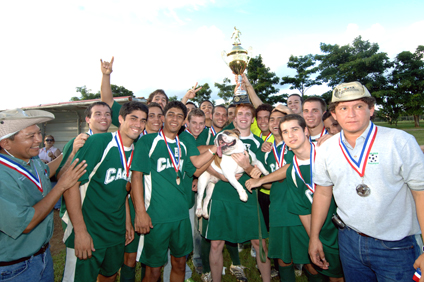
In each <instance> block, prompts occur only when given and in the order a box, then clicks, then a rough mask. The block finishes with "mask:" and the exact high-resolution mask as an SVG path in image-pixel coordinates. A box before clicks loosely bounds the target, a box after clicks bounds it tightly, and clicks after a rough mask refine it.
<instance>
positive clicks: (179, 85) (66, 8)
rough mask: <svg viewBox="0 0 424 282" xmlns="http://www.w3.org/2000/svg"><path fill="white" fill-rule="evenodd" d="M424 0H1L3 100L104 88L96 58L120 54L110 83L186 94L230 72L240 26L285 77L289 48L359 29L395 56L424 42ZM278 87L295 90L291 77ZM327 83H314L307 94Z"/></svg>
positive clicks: (46, 99) (34, 100)
mask: <svg viewBox="0 0 424 282" xmlns="http://www.w3.org/2000/svg"><path fill="white" fill-rule="evenodd" d="M422 11H424V1H422V0H420V1H414V0H404V1H398V0H395V1H393V0H386V1H380V0H373V1H369V0H368V1H363V0H357V1H354V2H352V1H340V0H338V1H336V0H329V1H326V0H324V1H304V0H298V1H286V0H279V1H249V0H233V1H224V0H162V1H135V0H134V1H116V0H102V1H89V0H85V1H82V0H73V1H43V0H41V1H33V0H31V1H25V0H23V1H2V3H1V4H0V24H1V27H2V28H1V29H0V38H1V44H0V54H1V59H0V62H1V63H0V81H1V86H2V87H1V91H2V94H1V97H2V104H1V106H0V109H10V108H16V107H28V106H35V105H40V104H48V103H58V102H67V101H69V100H70V98H71V97H73V96H79V93H77V92H76V91H75V90H76V87H80V86H84V85H86V86H87V88H88V89H91V92H93V93H95V92H97V91H99V90H100V82H101V72H100V59H103V60H107V61H108V60H110V58H111V57H112V56H114V57H115V62H114V66H113V73H112V76H111V83H112V84H116V85H119V86H124V87H125V88H127V89H129V90H131V91H133V92H134V94H135V95H136V96H137V97H146V98H147V97H148V95H149V94H150V93H151V92H153V91H154V90H156V89H164V90H165V92H166V93H167V94H168V96H174V95H177V96H178V97H180V98H181V97H182V96H183V95H184V94H185V93H186V91H187V90H188V89H189V88H191V87H192V86H193V85H194V84H195V83H196V82H198V83H199V84H204V83H208V84H209V85H210V86H211V88H212V91H213V92H212V99H219V98H218V96H217V93H218V89H217V88H215V87H214V86H213V84H214V83H215V82H219V83H222V81H223V79H224V78H226V77H228V78H231V80H232V81H234V76H233V75H232V73H231V70H230V69H229V68H228V66H226V65H225V63H224V61H223V60H222V58H221V52H222V51H223V50H225V51H227V52H228V51H230V50H231V48H232V40H231V39H230V37H231V34H232V32H233V30H234V26H236V27H237V28H238V29H239V30H240V31H241V33H242V34H241V37H240V39H241V43H242V46H243V47H244V48H248V47H249V46H251V47H252V48H253V55H254V56H257V55H259V54H260V55H262V58H263V62H264V64H265V65H266V66H267V67H269V68H270V69H271V71H272V72H275V73H276V74H277V76H279V77H280V78H281V77H282V76H285V75H294V74H295V72H294V70H292V69H288V68H287V61H288V58H289V57H290V55H294V56H303V55H307V54H319V53H320V43H326V44H339V45H346V44H349V43H351V42H352V41H353V39H354V38H356V37H357V36H359V35H361V36H362V38H363V39H364V40H369V41H370V42H372V43H378V44H379V46H380V51H382V52H386V53H387V54H388V56H389V57H390V58H391V59H393V58H394V57H395V56H396V55H397V54H398V53H400V52H402V51H411V52H414V51H415V49H416V48H417V46H418V45H424V16H423V14H422ZM280 88H281V90H280V91H281V93H294V92H296V91H292V90H288V88H289V85H286V86H281V87H280ZM327 90H328V89H327V88H326V87H325V86H314V87H312V88H311V89H310V90H308V92H307V94H321V93H324V92H326V91H327Z"/></svg>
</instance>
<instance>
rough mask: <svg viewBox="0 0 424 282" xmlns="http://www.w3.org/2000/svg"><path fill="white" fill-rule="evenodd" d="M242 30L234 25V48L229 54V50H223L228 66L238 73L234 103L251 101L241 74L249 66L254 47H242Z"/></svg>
mask: <svg viewBox="0 0 424 282" xmlns="http://www.w3.org/2000/svg"><path fill="white" fill-rule="evenodd" d="M240 35H241V32H240V30H238V29H237V28H236V27H234V32H233V34H232V35H231V38H234V43H233V49H231V52H230V53H228V54H227V52H225V51H222V53H221V56H222V59H223V60H224V62H225V63H226V64H227V66H229V67H230V69H231V70H232V71H233V73H234V74H236V75H237V79H238V83H237V84H239V87H238V88H237V90H236V93H235V95H234V99H233V103H234V104H245V103H250V101H249V97H248V96H247V92H246V90H242V89H241V81H242V77H241V75H242V74H243V72H244V71H245V69H246V68H247V65H248V64H249V61H250V58H251V57H252V54H251V52H252V47H249V49H248V50H246V49H243V47H241V46H240V45H241V42H240Z"/></svg>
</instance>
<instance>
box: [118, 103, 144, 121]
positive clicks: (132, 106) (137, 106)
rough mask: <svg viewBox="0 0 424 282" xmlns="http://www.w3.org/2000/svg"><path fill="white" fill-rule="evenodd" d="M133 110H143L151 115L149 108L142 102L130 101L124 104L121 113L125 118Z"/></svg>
mask: <svg viewBox="0 0 424 282" xmlns="http://www.w3.org/2000/svg"><path fill="white" fill-rule="evenodd" d="M133 111H142V112H145V113H146V117H147V116H148V115H149V109H148V108H147V107H146V105H144V104H143V103H141V102H138V101H130V102H126V103H125V104H123V105H122V107H121V110H119V115H120V116H122V118H123V119H124V120H125V117H126V116H127V115H129V114H131V113H132V112H133Z"/></svg>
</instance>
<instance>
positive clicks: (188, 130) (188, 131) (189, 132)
mask: <svg viewBox="0 0 424 282" xmlns="http://www.w3.org/2000/svg"><path fill="white" fill-rule="evenodd" d="M184 131H185V132H187V133H188V134H190V135H191V136H194V135H193V133H191V131H190V129H188V127H186V129H185V130H184Z"/></svg>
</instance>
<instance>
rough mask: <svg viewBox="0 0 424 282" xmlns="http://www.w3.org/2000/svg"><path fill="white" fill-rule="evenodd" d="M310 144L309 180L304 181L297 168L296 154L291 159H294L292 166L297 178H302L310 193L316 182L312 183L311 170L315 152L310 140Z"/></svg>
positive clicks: (313, 189) (313, 191)
mask: <svg viewBox="0 0 424 282" xmlns="http://www.w3.org/2000/svg"><path fill="white" fill-rule="evenodd" d="M310 144H311V152H310V156H309V164H310V165H309V169H310V175H311V179H310V181H311V182H309V183H307V182H306V181H305V179H304V178H303V176H302V172H301V171H300V168H299V164H298V163H297V156H296V155H295V156H294V158H293V160H294V162H293V167H294V170H295V171H296V173H297V175H298V176H299V178H300V179H302V181H303V183H305V185H306V186H307V187H308V189H309V190H310V191H311V192H312V193H315V187H316V184H315V183H314V181H313V179H312V178H313V177H312V176H313V175H312V172H313V168H314V165H315V156H316V152H315V144H314V143H312V142H310Z"/></svg>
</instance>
